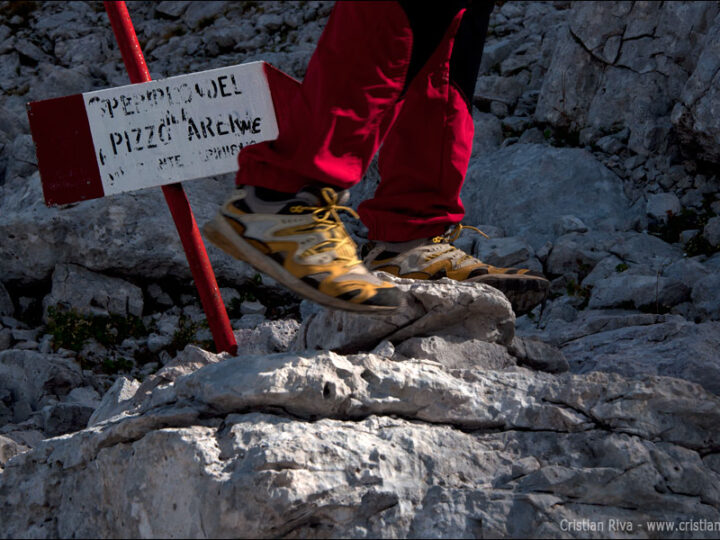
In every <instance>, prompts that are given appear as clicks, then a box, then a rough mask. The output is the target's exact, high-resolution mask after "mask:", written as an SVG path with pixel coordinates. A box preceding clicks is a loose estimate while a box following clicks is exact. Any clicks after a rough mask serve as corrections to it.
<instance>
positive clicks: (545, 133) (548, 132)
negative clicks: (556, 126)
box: [543, 128, 552, 141]
mask: <svg viewBox="0 0 720 540" xmlns="http://www.w3.org/2000/svg"><path fill="white" fill-rule="evenodd" d="M543 137H545V140H547V141H549V140H550V137H552V129H550V128H545V131H543Z"/></svg>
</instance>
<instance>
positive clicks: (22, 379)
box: [0, 349, 83, 424]
mask: <svg viewBox="0 0 720 540" xmlns="http://www.w3.org/2000/svg"><path fill="white" fill-rule="evenodd" d="M82 383H83V375H82V372H81V370H80V366H78V365H77V364H76V363H75V362H73V361H72V360H68V359H67V358H63V357H61V356H57V355H43V354H40V353H38V352H34V351H28V350H12V349H11V350H7V351H3V352H0V396H2V398H1V399H2V400H3V401H5V402H6V403H8V404H9V409H10V411H11V413H12V421H13V423H16V424H18V423H20V422H23V421H25V420H27V419H28V418H29V417H30V416H31V415H32V414H33V413H35V412H37V411H38V410H40V408H41V407H42V406H44V405H45V401H44V400H45V399H46V398H52V399H54V400H58V399H60V398H62V397H64V396H66V395H67V394H68V393H70V391H71V390H72V389H73V388H75V387H78V386H82Z"/></svg>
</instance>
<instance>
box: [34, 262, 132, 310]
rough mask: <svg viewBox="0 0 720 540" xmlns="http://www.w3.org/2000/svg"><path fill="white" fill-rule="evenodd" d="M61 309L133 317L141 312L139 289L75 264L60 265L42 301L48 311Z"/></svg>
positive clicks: (121, 280)
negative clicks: (49, 309) (59, 307)
mask: <svg viewBox="0 0 720 540" xmlns="http://www.w3.org/2000/svg"><path fill="white" fill-rule="evenodd" d="M57 305H59V306H61V307H62V308H66V309H73V310H75V311H77V312H78V313H80V314H82V315H101V316H108V315H111V314H112V315H121V316H123V317H125V316H128V315H135V316H136V317H140V316H141V315H142V311H143V294H142V289H140V287H137V286H136V285H133V284H132V283H128V282H127V281H125V280H123V279H119V278H112V277H108V276H103V275H102V274H98V273H96V272H91V271H89V270H87V269H85V268H83V267H81V266H77V265H74V264H59V265H57V266H56V267H55V271H54V272H53V278H52V290H51V291H50V294H49V295H47V296H46V297H45V298H44V299H43V306H44V308H45V313H46V315H47V311H48V308H50V307H53V306H57Z"/></svg>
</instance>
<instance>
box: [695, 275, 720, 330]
mask: <svg viewBox="0 0 720 540" xmlns="http://www.w3.org/2000/svg"><path fill="white" fill-rule="evenodd" d="M692 300H693V303H694V304H695V306H696V307H697V308H698V309H699V310H700V312H701V313H702V314H703V316H704V318H707V319H714V320H720V272H715V273H712V274H710V275H708V276H705V277H703V278H701V279H700V280H698V281H697V283H695V284H694V286H693V288H692Z"/></svg>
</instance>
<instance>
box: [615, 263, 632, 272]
mask: <svg viewBox="0 0 720 540" xmlns="http://www.w3.org/2000/svg"><path fill="white" fill-rule="evenodd" d="M628 268H630V267H629V266H628V265H627V264H625V263H620V264H618V265H617V266H616V267H615V271H616V272H617V273H620V272H624V271H625V270H627V269H628Z"/></svg>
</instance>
